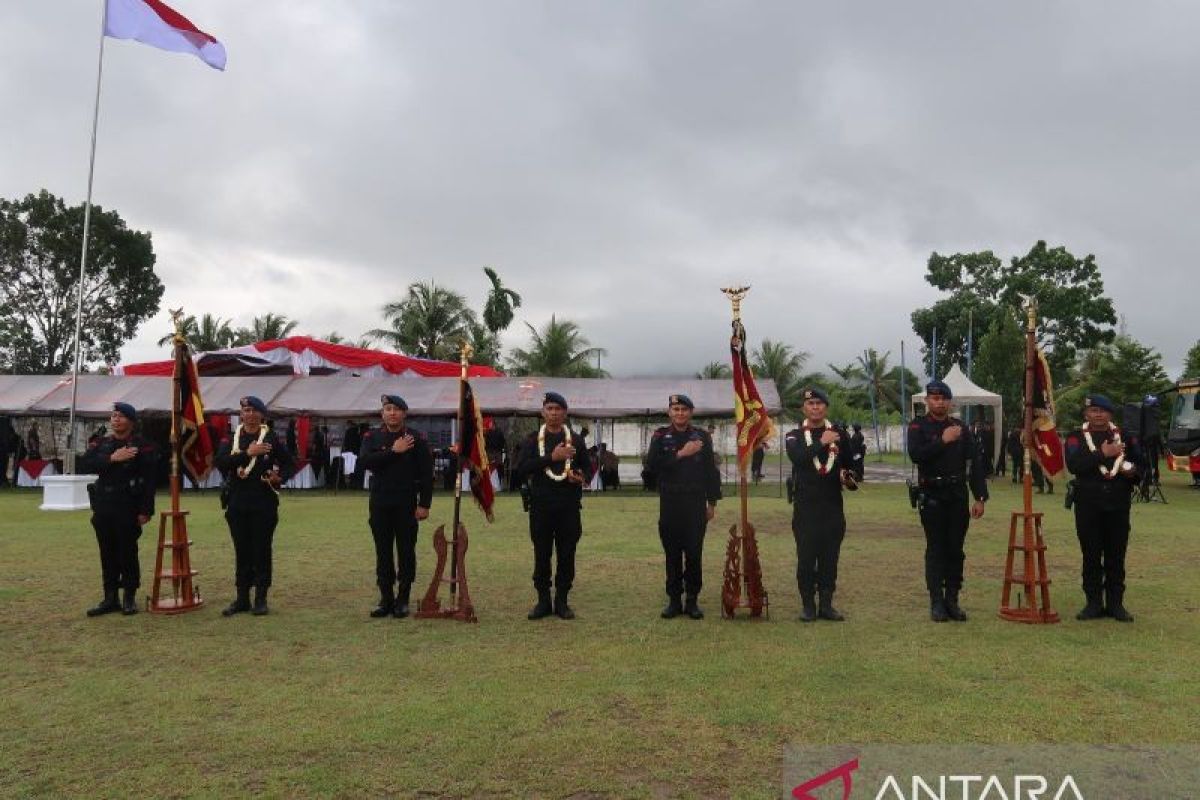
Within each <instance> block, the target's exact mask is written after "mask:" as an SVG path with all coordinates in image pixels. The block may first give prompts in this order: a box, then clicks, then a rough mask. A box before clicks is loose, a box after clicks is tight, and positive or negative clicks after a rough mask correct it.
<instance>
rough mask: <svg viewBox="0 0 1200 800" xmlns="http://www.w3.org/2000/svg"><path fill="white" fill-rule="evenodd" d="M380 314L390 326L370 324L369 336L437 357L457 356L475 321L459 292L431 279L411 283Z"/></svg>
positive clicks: (402, 349) (454, 358) (407, 351)
mask: <svg viewBox="0 0 1200 800" xmlns="http://www.w3.org/2000/svg"><path fill="white" fill-rule="evenodd" d="M383 317H384V319H385V320H386V321H387V322H388V323H389V324H390V325H391V327H390V328H373V329H371V330H369V331H367V333H366V335H367V337H368V338H370V339H373V340H375V341H382V342H384V343H385V344H388V345H390V346H391V347H393V348H395V349H396V350H399V351H400V352H402V353H404V354H406V355H410V356H416V357H417V358H433V359H437V360H440V361H457V360H458V353H459V345H460V343H461V342H462V341H463V340H466V341H471V339H472V336H471V325H472V324H475V323H477V322H478V320H477V318H476V316H475V312H474V311H472V310H471V309H470V308H468V307H467V301H466V299H465V298H464V297H463V296H462V295H461V294H459V293H458V292H455V291H453V290H451V289H446V288H444V287H442V286H438V285H437V284H435V283H433V282H432V281H430V282H423V281H418V282H417V283H413V284H410V285H409V287H408V290H407V292H406V294H405V297H404V299H403V300H400V301H397V302H394V303H388V304H387V305H385V306H384V307H383Z"/></svg>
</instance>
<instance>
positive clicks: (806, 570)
mask: <svg viewBox="0 0 1200 800" xmlns="http://www.w3.org/2000/svg"><path fill="white" fill-rule="evenodd" d="M795 509H796V510H795V512H794V513H793V514H792V536H793V537H795V539H796V585H797V586H798V587H799V589H800V596H801V597H802V598H804V597H809V596H811V595H812V594H813V593H815V592H817V591H826V592H832V591H834V590H835V589H836V588H837V568H838V558H839V557H840V556H841V553H842V540H843V539H845V538H846V516H845V514H844V513H843V511H842V506H841V505H840V504H837V505H834V504H829V503H818V502H810V503H808V504H805V503H804V501H803V500H801V499H799V498H798V499H797V500H796V506H795Z"/></svg>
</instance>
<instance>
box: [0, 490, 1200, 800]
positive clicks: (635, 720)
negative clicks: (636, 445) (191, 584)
mask: <svg viewBox="0 0 1200 800" xmlns="http://www.w3.org/2000/svg"><path fill="white" fill-rule="evenodd" d="M1164 488H1165V490H1166V493H1167V497H1168V499H1169V500H1170V504H1169V505H1162V504H1152V505H1148V506H1147V505H1138V506H1135V509H1134V523H1133V537H1132V542H1131V546H1130V550H1129V558H1128V565H1129V585H1130V588H1129V592H1128V596H1127V604H1128V606H1129V608H1130V609H1131V610H1132V611H1133V613H1134V614H1136V615H1137V622H1136V623H1134V624H1133V625H1120V624H1118V623H1115V622H1112V621H1110V620H1103V621H1098V622H1093V623H1087V624H1084V623H1079V622H1076V621H1075V620H1074V613H1075V611H1076V610H1078V608H1079V606H1080V604H1081V600H1082V597H1081V593H1080V590H1079V588H1078V567H1079V554H1078V545H1077V543H1076V541H1075V536H1074V532H1073V528H1072V527H1071V524H1070V519H1069V517H1068V514H1067V512H1066V511H1064V510H1063V508H1062V505H1061V496H1060V495H1057V494H1056V495H1055V496H1054V497H1052V498H1047V502H1044V503H1041V504H1040V505H1039V508H1040V509H1042V510H1044V511H1046V512H1047V521H1046V529H1047V539H1048V545H1049V548H1050V549H1049V564H1050V571H1051V576H1052V578H1054V579H1055V584H1054V586H1053V587H1052V592H1053V594H1052V596H1053V600H1054V604H1055V606H1056V607H1057V608H1058V609H1059V610H1060V612H1061V613H1062V615H1063V618H1064V621H1063V623H1062V624H1060V625H1056V626H1021V625H1016V624H1011V623H1005V622H1001V621H999V620H998V619H997V618H996V616H995V611H996V609H997V607H998V604H999V596H1000V589H1001V578H1002V571H1003V559H1004V552H1005V544H1006V539H1007V526H1008V515H1009V511H1010V510H1012V509H1013V508H1015V507H1016V505H1017V502H1018V496H1017V493H1016V491H1015V487H1013V486H1012V485H1011V484H1010V483H1008V482H1007V481H1006V480H1002V481H998V482H996V483H995V484H993V501H992V502H991V503H990V504H989V506H988V513H987V516H986V517H985V518H984V519H983V520H981V521H979V522H977V523H975V524H974V525H973V526H972V529H971V533H970V535H969V537H968V540H967V555H968V561H967V570H968V571H967V587H966V590H965V592H964V607H965V609H966V610H967V611H968V613H970V615H971V621H970V622H968V623H967V624H963V625H958V624H943V625H935V624H933V623H931V622H929V621H928V616H927V602H926V598H925V593H924V589H923V585H922V583H923V581H922V577H921V576H922V549H923V539H922V535H921V532H920V527H919V524H918V521H917V518H916V516H915V514H914V513H913V512H912V511H910V509H909V507H908V503H907V499H906V496H905V493H904V488H903V486H896V485H891V486H882V485H880V486H872V485H869V486H867V487H866V488H865V489H864V491H862V492H860V493H859V494H858V495H856V496H851V497H849V498H848V502H847V516H848V519H849V532H848V534H847V537H846V542H845V545H844V548H843V551H842V561H841V577H840V585H841V589H840V591H839V593H838V601H839V606H840V607H841V608H842V610H843V611H844V612H845V613H846V615H847V617H848V621H847V622H846V623H843V624H840V625H839V624H832V623H817V624H813V625H802V624H801V623H799V622H797V621H796V615H797V613H798V611H799V602H798V598H797V595H796V589H795V581H794V577H793V576H794V570H795V552H794V545H793V540H792V536H791V533H790V529H789V524H788V523H789V518H790V509H789V507H788V506H787V505H786V504H785V503H784V502H783V501H782V500H779V499H775V498H769V497H756V498H754V500H753V503H752V518H753V520H754V522H755V523H756V525H757V528H758V531H759V537H760V541H761V548H762V555H763V565H764V573H765V583H766V585H767V588H768V590H769V591H770V593H771V601H772V604H771V618H770V620H769V621H766V622H757V623H753V622H749V621H747V620H738V621H734V622H727V621H723V620H721V619H720V617H719V613H718V603H717V597H718V594H719V586H720V577H721V576H720V571H721V565H722V556H723V552H724V543H725V538H726V533H725V532H726V530H727V528H728V526H729V525H730V524H731V523H732V522H733V514H734V512H735V509H736V503H735V502H728V501H727V502H725V503H724V504H722V506H721V509H720V511H719V512H718V518H717V522H716V524H715V525H714V526H712V527H711V528H710V534H709V537H708V547H707V552H706V569H705V577H706V582H707V583H706V589H705V592H704V597H703V598H702V600H703V601H704V602H703V604H704V605H705V607H706V609H707V611H708V618H707V619H705V620H703V621H701V622H693V621H690V620H686V619H679V620H672V621H664V620H661V619H659V618H658V611H659V609H660V608H661V605H662V603H663V600H664V597H663V593H662V581H663V577H662V564H661V551H660V547H659V543H658V539H657V534H656V532H655V519H656V516H657V503H656V501H655V500H654V499H653V498H651V497H648V496H634V495H630V494H622V495H620V496H610V497H594V498H588V499H587V501H586V502H585V511H584V538H583V540H582V542H581V544H580V548H579V554H578V579H577V586H576V591H575V593H574V594H573V596H572V600H573V604H574V605H575V608H576V610H577V612H578V614H579V618H578V619H577V620H575V621H572V622H563V621H560V620H557V619H553V618H552V619H549V620H543V621H541V622H537V623H531V622H528V621H526V619H525V612H526V610H527V609H528V607H529V605H530V604H531V602H532V600H533V592H532V590H531V587H530V581H529V574H530V572H531V569H532V564H531V548H530V545H529V540H528V535H527V528H526V518H525V516H524V514H522V513H521V511H520V506H519V502H518V501H517V500H516V499H515V498H512V497H503V498H502V499H501V500H500V501H499V506H498V515H497V516H498V518H497V522H496V523H495V524H494V525H492V526H491V527H490V528H489V527H487V526H486V525H485V523H484V522H483V520H482V519H481V518H480V516H479V515H478V513H477V512H476V511H475V510H474V509H473V508H467V509H466V511H465V512H464V516H465V520H466V522H467V524H468V526H469V527H470V529H471V533H472V535H473V538H472V547H471V552H470V554H469V565H470V569H471V576H472V578H473V581H474V583H473V587H472V591H473V595H474V599H475V602H476V604H477V610H478V613H479V616H480V618H481V621H480V623H479V624H478V625H462V624H459V623H451V622H426V621H413V620H404V621H398V620H392V619H385V620H372V619H368V617H367V611H368V610H369V609H370V607H371V606H372V604H373V602H374V600H375V591H374V588H373V586H372V583H373V557H372V554H373V549H372V545H371V539H370V534H369V532H368V530H367V527H366V499H365V497H364V496H363V495H361V494H350V495H348V494H346V493H343V494H341V495H339V496H333V495H326V494H321V493H310V494H289V495H288V496H286V497H285V499H284V503H283V508H282V521H281V524H280V528H279V532H278V534H277V536H276V555H275V575H276V578H275V588H274V590H273V592H272V613H271V614H270V616H268V617H265V618H256V617H250V616H248V615H241V616H238V617H236V618H232V619H224V618H222V617H221V616H220V614H219V609H220V608H221V607H222V606H223V605H224V604H225V603H226V602H227V601H228V599H229V595H230V592H231V588H230V587H231V573H232V566H233V556H232V549H231V545H230V542H229V537H228V534H227V532H226V529H225V527H224V524H223V520H222V519H221V517H220V516H219V510H218V507H217V500H216V497H215V496H214V495H205V496H200V497H189V498H187V500H186V504H185V507H188V508H190V510H191V512H192V513H191V517H190V530H191V534H192V537H193V539H194V540H195V547H194V548H193V563H194V565H195V566H196V567H197V568H198V569H200V570H201V573H202V574H201V575H200V577H199V583H200V586H201V588H202V590H203V593H204V595H205V597H206V598H207V601H208V603H207V606H206V607H205V608H204V609H202V610H200V611H198V612H195V613H192V614H188V615H184V616H180V617H158V616H151V615H149V614H145V613H142V614H139V615H137V616H135V617H132V618H124V617H121V616H120V615H110V616H107V617H103V618H99V619H92V620H89V619H86V618H85V617H84V615H83V611H84V609H85V608H86V607H87V606H89V605H91V604H92V603H93V602H95V601H96V600H97V599H98V595H99V565H98V559H97V556H96V546H95V541H94V538H93V536H92V533H91V530H90V528H89V526H88V521H87V514H86V513H85V512H75V513H49V512H40V511H38V510H37V505H38V503H39V500H40V497H39V496H38V495H37V494H34V493H31V492H17V491H8V492H4V493H0V652H2V653H3V660H4V667H3V685H2V693H0V708H2V714H3V725H2V726H0V793H3V794H4V795H7V796H36V795H55V796H63V795H72V796H83V797H99V796H104V797H135V796H138V797H140V796H163V797H183V796H197V797H228V796H242V795H251V794H254V795H263V796H276V797H296V796H384V795H394V796H405V797H408V796H424V797H484V796H486V797H518V796H520V797H526V796H536V797H574V798H598V797H730V796H733V797H772V796H779V795H780V793H781V792H783V791H784V790H785V787H784V785H783V783H782V769H783V766H782V759H783V753H784V751H785V748H786V747H788V746H789V745H795V744H801V743H822V744H841V743H893V742H894V743H950V742H961V741H965V742H978V743H1032V742H1056V743H1068V742H1070V743H1077V742H1078V743H1099V742H1123V743H1143V744H1145V743H1189V742H1191V743H1194V742H1196V741H1197V738H1198V735H1197V731H1198V730H1200V726H1198V720H1200V713H1198V712H1200V706H1198V700H1197V698H1198V697H1200V678H1198V677H1197V668H1196V665H1197V664H1200V598H1198V597H1197V586H1198V585H1200V580H1198V576H1200V492H1197V491H1194V490H1191V489H1188V488H1186V487H1185V483H1184V480H1183V478H1182V477H1178V476H1170V477H1169V478H1168V480H1167V482H1166V484H1165V486H1164ZM1039 499H1040V498H1039ZM159 502H160V504H162V503H164V502H165V499H164V498H162V497H160V499H159ZM450 510H451V500H450V498H447V497H445V496H439V497H438V498H437V499H436V500H435V503H434V511H433V516H434V518H435V519H436V520H438V521H447V520H448V517H449V514H450ZM431 532H432V527H423V528H422V533H421V541H420V543H419V553H420V559H421V560H420V564H419V566H418V576H419V577H418V581H419V582H420V581H424V580H428V575H429V571H430V569H431V567H432V561H433V558H432V554H431V550H430V547H429V541H430V533H431ZM153 541H154V532H153V531H151V530H150V529H149V528H148V529H147V532H146V535H145V536H143V538H142V547H141V555H142V564H143V583H144V584H145V586H146V587H147V588H148V586H149V583H150V568H151V567H152V566H153V556H154V554H153ZM422 588H423V587H422Z"/></svg>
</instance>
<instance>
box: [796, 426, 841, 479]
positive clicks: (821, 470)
mask: <svg viewBox="0 0 1200 800" xmlns="http://www.w3.org/2000/svg"><path fill="white" fill-rule="evenodd" d="M831 428H833V425H831V424H830V422H829V420H825V424H824V425H823V426H822V430H826V431H827V430H830V429H831ZM804 443H805V444H806V445H808V446H809V447H812V446H813V437H812V429H811V428H809V427H808V423H807V422H806V423H804ZM837 456H838V443H837V442H834V443H833V444H831V445H829V456H828V457H827V458H826V459H825V463H824V464H822V463H821V456H820V455H815V456H813V466H814V467H816V468H817V474H818V475H828V474H829V471H830V470H831V469H833V463H834V462H835V461H837Z"/></svg>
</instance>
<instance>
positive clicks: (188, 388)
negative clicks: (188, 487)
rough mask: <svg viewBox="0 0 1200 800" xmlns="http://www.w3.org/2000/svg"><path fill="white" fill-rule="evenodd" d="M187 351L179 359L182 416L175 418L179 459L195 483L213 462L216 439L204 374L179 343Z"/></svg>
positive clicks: (177, 388) (177, 385)
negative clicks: (208, 421) (208, 420)
mask: <svg viewBox="0 0 1200 800" xmlns="http://www.w3.org/2000/svg"><path fill="white" fill-rule="evenodd" d="M176 346H177V347H179V348H181V349H182V350H183V354H182V355H181V356H180V357H178V358H177V359H176V361H175V365H176V370H175V380H174V381H173V383H174V386H175V391H176V392H178V394H179V402H178V404H173V405H178V408H179V419H178V421H176V420H171V423H172V425H173V426H177V427H174V428H173V429H174V430H177V431H179V459H180V463H181V465H182V466H183V468H184V470H186V471H187V474H188V476H189V477H190V478H191V479H192V483H194V484H195V485H196V486H200V485H202V484H203V483H204V479H205V478H207V477H208V473H209V471H210V470H211V469H212V465H213V443H212V439H211V438H210V437H209V435H208V428H207V427H206V426H205V425H204V402H203V401H202V400H201V399H200V377H199V376H198V375H197V374H196V362H194V361H192V354H191V353H190V352H189V351H188V348H187V345H186V344H179V345H176Z"/></svg>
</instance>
